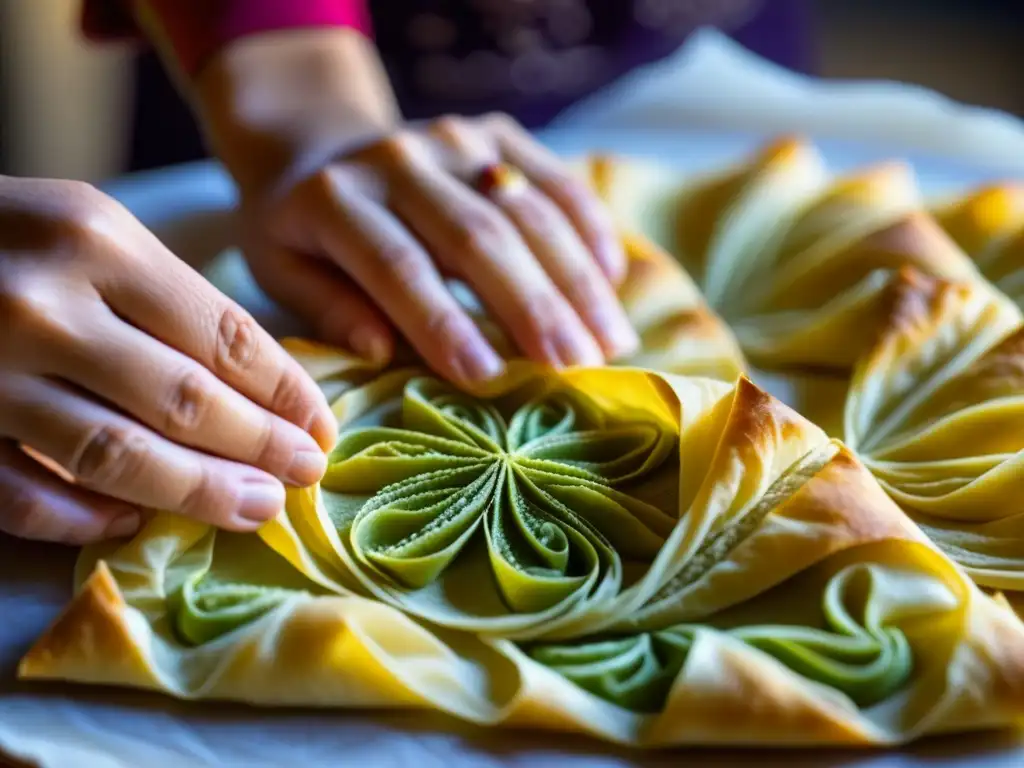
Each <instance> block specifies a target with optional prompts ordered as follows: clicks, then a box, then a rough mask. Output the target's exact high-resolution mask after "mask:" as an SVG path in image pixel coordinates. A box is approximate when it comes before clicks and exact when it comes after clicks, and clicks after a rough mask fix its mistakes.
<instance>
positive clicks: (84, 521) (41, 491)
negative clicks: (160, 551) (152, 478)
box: [0, 441, 141, 545]
mask: <svg viewBox="0 0 1024 768" xmlns="http://www.w3.org/2000/svg"><path fill="white" fill-rule="evenodd" d="M140 523H141V517H140V515H139V510H138V508H137V507H135V506H133V505H131V504H127V503H125V502H123V501H117V500H116V499H111V498H109V497H107V496H101V495H100V494H98V493H94V492H93V491H89V490H87V489H85V488H80V487H78V486H74V485H70V484H68V483H67V482H65V481H64V480H62V479H61V478H59V477H57V476H56V475H55V474H53V473H52V472H49V471H48V470H47V469H46V468H45V467H43V466H42V465H41V464H40V463H39V462H38V461H35V460H34V459H32V458H31V457H29V456H26V455H25V453H24V452H23V451H22V450H21V449H20V448H18V446H17V445H16V444H15V443H14V442H11V441H0V531H3V532H4V533H8V534H11V535H12V536H17V537H18V538H22V539H38V540H41V541H55V542H59V543H62V544H76V545H81V544H88V543H90V542H94V541H102V540H103V539H110V538H116V537H120V536H130V535H132V534H133V533H135V532H136V531H137V530H138V528H139V525H140Z"/></svg>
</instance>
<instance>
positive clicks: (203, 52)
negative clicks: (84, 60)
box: [83, 0, 372, 75]
mask: <svg viewBox="0 0 1024 768" xmlns="http://www.w3.org/2000/svg"><path fill="white" fill-rule="evenodd" d="M125 19H134V21H135V22H136V26H135V27H134V29H135V31H137V30H138V29H139V28H141V29H142V30H143V31H144V32H145V34H146V36H147V37H148V38H149V39H150V42H152V43H153V44H154V45H155V46H157V47H158V48H161V49H162V50H163V51H164V52H165V54H170V56H171V57H172V58H173V59H174V60H175V61H176V63H177V64H178V66H179V67H180V68H181V69H182V70H183V71H184V72H185V74H186V75H193V74H195V73H196V72H197V71H198V70H199V69H200V68H201V67H202V66H203V64H204V63H205V62H206V61H207V60H208V59H209V58H210V56H212V55H213V54H214V53H216V52H217V50H218V49H220V48H221V47H223V46H224V45H226V44H228V43H230V42H231V41H233V40H237V39H238V38H241V37H246V36H248V35H254V34H259V33H261V32H269V31H272V30H280V29H297V28H313V27H349V28H352V29H356V30H359V31H360V32H362V33H363V34H365V35H367V36H371V35H372V27H371V21H370V13H369V9H368V8H367V0H85V4H84V7H83V28H84V29H85V31H86V33H87V34H89V35H90V36H91V37H102V36H113V35H116V36H123V35H125V34H127V33H128V32H129V31H130V30H129V29H128V28H127V25H126V23H125ZM105 21H107V22H110V23H109V24H107V28H106V29H104V22H105Z"/></svg>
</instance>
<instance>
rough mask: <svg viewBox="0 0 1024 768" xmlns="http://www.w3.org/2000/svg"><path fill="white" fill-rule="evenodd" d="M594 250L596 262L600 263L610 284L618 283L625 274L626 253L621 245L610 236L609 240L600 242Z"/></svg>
mask: <svg viewBox="0 0 1024 768" xmlns="http://www.w3.org/2000/svg"><path fill="white" fill-rule="evenodd" d="M595 250H596V253H595V254H594V255H595V256H596V257H597V263H598V264H600V265H601V268H602V270H604V273H605V275H607V277H608V279H609V280H610V281H611V282H612V284H613V285H618V284H619V283H620V282H622V278H623V277H625V276H626V254H625V253H624V252H623V250H622V246H620V245H619V244H618V243H617V242H616V241H615V239H614V238H612V239H611V240H610V241H606V242H602V243H601V244H600V245H598V246H597V248H596V249H595Z"/></svg>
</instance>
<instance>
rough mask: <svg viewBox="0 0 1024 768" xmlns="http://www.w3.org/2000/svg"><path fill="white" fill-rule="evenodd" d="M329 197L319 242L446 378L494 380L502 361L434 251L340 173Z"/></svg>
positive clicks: (320, 217) (320, 213)
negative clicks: (436, 263) (459, 299)
mask: <svg viewBox="0 0 1024 768" xmlns="http://www.w3.org/2000/svg"><path fill="white" fill-rule="evenodd" d="M333 178H334V184H333V187H332V189H330V190H328V192H327V194H321V195H317V196H316V197H315V199H318V200H320V201H322V202H321V204H322V205H324V209H323V210H320V211H318V212H316V215H315V216H314V219H315V220H316V221H318V222H320V224H319V227H320V231H319V236H320V241H321V242H320V245H321V247H322V249H323V250H324V252H325V253H327V254H328V255H329V256H330V257H331V258H332V259H333V260H334V261H335V262H336V263H337V264H338V265H339V266H341V268H342V269H344V270H345V271H346V272H348V274H349V275H351V276H352V277H353V279H355V280H356V282H358V283H359V285H360V286H362V288H363V289H364V290H365V291H366V292H367V293H368V294H369V295H371V296H373V297H374V298H375V300H376V301H377V303H378V304H379V305H380V307H381V309H382V310H383V311H384V312H385V314H387V316H388V317H389V318H390V319H391V321H392V322H393V323H394V324H395V325H396V326H397V327H398V328H399V330H400V331H401V332H402V333H403V334H404V335H405V337H406V338H407V339H409V342H410V343H411V344H412V345H413V347H414V348H415V349H416V351H417V352H419V354H420V355H422V356H423V358H424V359H425V360H426V361H427V362H428V363H429V364H430V365H431V367H433V368H434V369H435V370H437V371H438V372H439V373H440V374H441V375H443V376H446V377H448V378H450V379H453V380H455V381H460V382H465V383H472V382H476V381H484V380H487V379H491V378H494V377H495V376H497V375H498V374H500V373H501V371H502V370H503V369H504V362H503V361H502V359H501V358H500V357H499V356H498V354H497V353H496V352H495V351H494V350H493V349H492V348H491V346H490V344H488V343H487V341H486V339H485V338H484V337H483V334H481V333H480V331H479V329H478V328H477V327H476V325H475V324H474V323H473V321H472V320H471V319H470V318H469V316H468V315H467V314H466V312H465V311H464V310H463V309H462V308H461V307H460V306H459V304H458V302H457V301H456V300H455V298H454V297H453V296H452V295H451V293H450V292H449V290H448V288H447V286H446V285H445V284H444V281H443V279H442V277H441V275H440V274H439V273H438V271H437V268H436V267H435V266H434V263H433V262H432V261H431V259H430V257H429V255H428V254H427V253H426V252H425V251H424V250H423V248H422V247H421V246H420V244H419V243H417V242H416V240H415V239H413V237H412V236H411V235H410V234H409V232H408V231H407V230H406V229H405V228H404V227H403V226H402V225H401V223H399V221H398V220H397V219H395V217H394V216H392V215H391V214H390V213H389V212H388V211H387V210H385V209H384V208H382V207H381V206H380V205H378V204H377V203H376V202H374V201H373V200H371V199H370V198H369V197H368V196H367V195H365V194H363V192H362V191H361V190H360V189H358V188H355V187H353V186H352V185H350V184H349V183H348V181H347V180H346V179H345V177H344V174H343V173H341V172H340V169H339V173H337V174H335V175H334V177H333Z"/></svg>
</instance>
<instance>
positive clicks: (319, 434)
mask: <svg viewBox="0 0 1024 768" xmlns="http://www.w3.org/2000/svg"><path fill="white" fill-rule="evenodd" d="M309 434H310V437H312V438H313V439H314V440H315V441H316V444H317V445H319V446H320V448H321V449H322V450H324V451H325V452H326V451H329V450H331V448H333V447H334V444H335V442H337V440H338V421H337V419H335V418H334V414H333V413H332V412H331V410H330V409H329V408H326V409H323V410H322V411H321V412H320V413H318V414H317V415H316V417H315V418H314V419H313V423H312V424H311V425H310V428H309Z"/></svg>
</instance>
